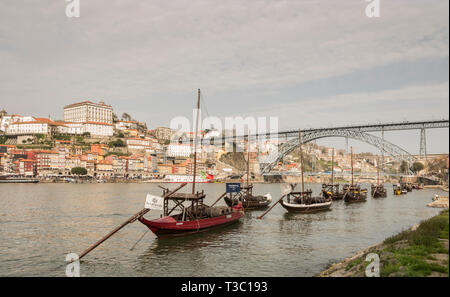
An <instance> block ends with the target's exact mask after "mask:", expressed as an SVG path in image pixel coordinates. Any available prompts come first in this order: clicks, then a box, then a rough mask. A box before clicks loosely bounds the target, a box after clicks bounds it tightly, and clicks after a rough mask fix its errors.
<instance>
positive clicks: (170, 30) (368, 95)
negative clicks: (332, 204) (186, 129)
mask: <svg viewBox="0 0 450 297" xmlns="http://www.w3.org/2000/svg"><path fill="white" fill-rule="evenodd" d="M80 3H81V17H80V18H68V17H67V16H66V14H65V8H66V5H67V2H65V0H39V1H26V0H14V1H1V2H0V108H5V109H6V110H7V111H8V112H9V113H18V114H23V115H34V116H48V115H51V116H52V118H55V119H58V118H62V108H63V106H64V105H66V104H69V103H73V102H77V101H82V100H93V101H99V100H104V101H105V102H106V103H108V104H111V105H112V106H113V107H114V110H115V112H116V113H117V114H118V115H121V114H122V113H123V112H128V113H129V114H131V115H132V116H133V117H134V118H136V119H137V120H140V121H146V122H147V123H148V125H149V126H150V127H155V126H160V125H166V126H167V125H169V123H170V120H171V119H172V118H173V117H176V116H188V117H190V116H191V115H192V110H191V109H192V107H193V106H194V104H195V99H196V92H197V88H201V89H202V92H203V94H204V97H203V98H204V101H205V102H206V105H207V110H208V113H209V115H212V116H214V115H215V116H221V117H223V116H236V115H243V116H277V117H279V126H280V129H298V128H308V127H323V126H334V125H343V124H354V123H374V122H375V123H376V122H383V121H403V120H409V121H414V120H423V119H441V118H448V113H449V77H448V71H449V55H448V51H449V39H448V36H449V27H448V22H449V14H448V8H449V7H448V5H449V1H447V0H427V1H424V0H389V1H388V0H380V3H381V17H379V18H368V17H367V16H366V15H365V8H366V5H367V2H366V1H365V0H346V1H335V0H304V1H302V0H278V1H275V0H270V1H269V0H245V1H244V0H240V1H236V0H227V1H218V0H191V1H187V0H185V1H181V0H171V1H162V0H161V1H159V0H158V1H156V0H146V1H143V0H127V1H123V0H80ZM386 137H387V138H388V139H389V140H391V141H392V142H394V143H397V144H400V145H401V146H402V147H404V148H405V149H407V150H409V151H410V152H412V153H417V152H418V149H419V132H418V131H411V132H406V133H388V134H387V135H386ZM427 137H428V151H429V152H432V153H441V152H448V148H449V145H448V144H449V138H448V130H443V131H442V130H433V131H431V130H430V131H428V134H427ZM327 141H328V142H329V143H331V142H333V141H334V143H333V145H337V146H338V145H342V144H343V143H344V142H343V141H342V140H323V141H322V142H323V143H324V144H326V143H327ZM355 146H356V147H357V149H358V150H366V151H367V150H370V148H369V147H367V146H365V145H362V144H360V143H355Z"/></svg>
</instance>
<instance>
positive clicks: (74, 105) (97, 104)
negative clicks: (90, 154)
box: [64, 101, 111, 109]
mask: <svg viewBox="0 0 450 297" xmlns="http://www.w3.org/2000/svg"><path fill="white" fill-rule="evenodd" d="M82 105H96V106H101V107H107V108H111V105H107V104H104V103H94V102H92V101H82V102H78V103H73V104H69V105H66V106H64V109H66V108H71V107H76V106H82Z"/></svg>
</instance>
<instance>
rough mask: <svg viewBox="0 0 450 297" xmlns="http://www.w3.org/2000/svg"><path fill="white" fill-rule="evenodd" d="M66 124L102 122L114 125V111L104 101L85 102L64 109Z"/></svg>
mask: <svg viewBox="0 0 450 297" xmlns="http://www.w3.org/2000/svg"><path fill="white" fill-rule="evenodd" d="M64 121H65V122H101V123H107V124H112V122H113V109H112V107H111V106H110V105H107V104H105V103H104V102H103V101H100V102H99V103H94V102H91V101H83V102H79V103H74V104H70V105H67V106H65V107H64Z"/></svg>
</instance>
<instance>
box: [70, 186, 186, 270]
mask: <svg viewBox="0 0 450 297" xmlns="http://www.w3.org/2000/svg"><path fill="white" fill-rule="evenodd" d="M185 185H187V183H183V184H181V185H180V186H179V187H178V188H176V189H175V190H173V191H170V192H169V193H167V194H166V195H164V196H163V198H166V197H169V196H170V195H173V194H174V193H175V192H177V191H178V190H180V189H181V188H183V187H184V186H185ZM149 211H150V209H147V208H144V209H143V210H141V211H139V212H137V213H135V214H134V215H133V216H131V217H130V218H129V219H128V220H126V221H125V222H123V223H122V224H121V225H120V226H118V227H116V228H115V229H114V230H112V231H111V232H109V233H108V234H107V235H105V236H104V237H102V239H100V240H99V241H97V242H96V243H94V244H93V245H92V246H90V247H89V248H88V249H87V250H85V251H84V252H83V253H81V255H80V256H79V257H78V260H81V258H83V257H84V256H86V255H87V254H89V253H90V252H91V251H92V250H93V249H95V248H96V247H98V246H99V245H101V244H102V243H103V242H104V241H105V240H107V239H108V238H110V237H111V236H113V235H114V234H115V233H117V232H118V231H119V230H120V229H122V228H123V227H125V226H126V225H128V224H130V223H133V222H136V220H137V219H139V218H140V217H142V216H143V215H145V214H146V213H147V212H149ZM74 261H76V260H72V262H74Z"/></svg>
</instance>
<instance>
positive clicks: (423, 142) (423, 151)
mask: <svg viewBox="0 0 450 297" xmlns="http://www.w3.org/2000/svg"><path fill="white" fill-rule="evenodd" d="M419 154H420V157H421V158H424V159H425V161H426V160H427V135H426V132H425V128H422V129H420V152H419Z"/></svg>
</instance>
